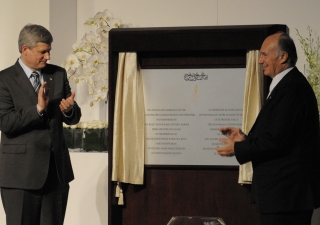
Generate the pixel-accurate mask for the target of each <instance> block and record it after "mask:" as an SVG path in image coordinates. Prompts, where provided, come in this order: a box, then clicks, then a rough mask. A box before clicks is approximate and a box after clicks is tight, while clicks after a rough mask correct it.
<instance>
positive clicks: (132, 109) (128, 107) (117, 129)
mask: <svg viewBox="0 0 320 225" xmlns="http://www.w3.org/2000/svg"><path fill="white" fill-rule="evenodd" d="M144 116H145V107H144V97H143V85H142V76H141V73H140V68H139V65H138V62H137V54H136V53H119V64H118V76H117V85H116V96H115V109H114V128H113V149H112V152H113V158H112V180H113V181H118V184H119V183H120V182H122V183H130V184H143V172H144V147H145V126H144ZM119 188H120V191H118V189H119ZM117 192H120V193H121V192H122V191H121V185H118V187H117ZM119 204H120V203H119Z"/></svg>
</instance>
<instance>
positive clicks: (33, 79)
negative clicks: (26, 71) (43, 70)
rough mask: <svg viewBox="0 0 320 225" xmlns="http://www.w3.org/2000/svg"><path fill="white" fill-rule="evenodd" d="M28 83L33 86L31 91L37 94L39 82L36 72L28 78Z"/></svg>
mask: <svg viewBox="0 0 320 225" xmlns="http://www.w3.org/2000/svg"><path fill="white" fill-rule="evenodd" d="M30 81H31V84H32V86H33V89H34V91H35V92H37V93H38V90H39V87H40V80H39V74H38V73H37V72H35V71H34V72H32V74H31V76H30Z"/></svg>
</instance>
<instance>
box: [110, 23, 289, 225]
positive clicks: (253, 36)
mask: <svg viewBox="0 0 320 225" xmlns="http://www.w3.org/2000/svg"><path fill="white" fill-rule="evenodd" d="M277 31H283V32H286V33H289V29H288V27H287V26H286V25H277V24H273V25H243V26H212V27H166V28H122V29H112V30H111V31H110V32H109V104H108V107H109V129H108V130H109V134H108V157H109V159H108V163H109V164H108V165H109V166H108V174H109V175H108V176H109V177H108V180H109V186H108V199H109V207H108V224H109V225H129V224H143V225H147V224H155V225H157V224H159V225H160V224H161V225H164V224H167V223H168V221H169V220H170V218H171V217H172V216H208V217H221V218H222V219H223V220H224V221H225V222H226V224H228V225H237V224H258V223H259V217H258V214H257V212H256V210H255V208H254V206H253V205H251V204H250V200H249V192H248V188H250V187H248V188H245V187H247V186H241V185H239V184H238V182H237V180H238V167H230V166H228V167H222V166H188V167H185V166H146V167H145V182H144V185H141V186H136V185H124V186H123V191H124V194H125V205H124V206H118V205H117V204H116V199H115V198H114V189H115V188H114V187H115V186H114V182H112V181H111V172H112V154H113V152H112V145H113V143H112V140H113V119H114V114H113V112H114V99H115V88H116V80H117V70H118V55H119V52H137V54H138V60H139V63H140V66H141V68H142V69H144V68H148V69H156V68H162V69H163V68H245V65H246V53H247V51H249V50H259V49H260V47H261V44H262V42H263V40H264V39H265V38H266V37H267V36H269V35H270V34H273V33H275V32H277ZM269 84H270V80H268V79H267V78H266V79H265V81H264V86H265V87H267V86H268V85H269ZM265 90H267V88H265ZM264 94H265V95H266V91H265V92H264Z"/></svg>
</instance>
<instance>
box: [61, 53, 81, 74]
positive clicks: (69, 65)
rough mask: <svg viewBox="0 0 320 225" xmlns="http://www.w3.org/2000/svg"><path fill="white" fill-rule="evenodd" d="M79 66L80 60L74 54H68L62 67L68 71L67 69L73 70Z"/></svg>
mask: <svg viewBox="0 0 320 225" xmlns="http://www.w3.org/2000/svg"><path fill="white" fill-rule="evenodd" d="M79 66H80V62H79V59H78V57H77V56H76V55H74V54H69V55H68V56H67V59H66V61H65V66H64V68H65V69H66V70H67V71H68V70H75V69H76V68H78V67H79Z"/></svg>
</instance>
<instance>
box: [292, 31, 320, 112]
mask: <svg viewBox="0 0 320 225" xmlns="http://www.w3.org/2000/svg"><path fill="white" fill-rule="evenodd" d="M307 29H308V32H309V34H308V37H306V38H305V37H302V36H301V34H300V33H299V31H298V30H297V29H296V31H297V35H298V37H299V42H300V45H301V48H302V49H303V52H304V55H305V56H306V61H307V68H306V73H307V74H306V75H307V79H308V81H309V83H310V85H311V87H312V89H313V91H314V93H315V95H316V97H317V101H318V109H319V111H320V40H319V36H318V37H314V34H313V31H312V29H311V28H310V26H308V27H307Z"/></svg>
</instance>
